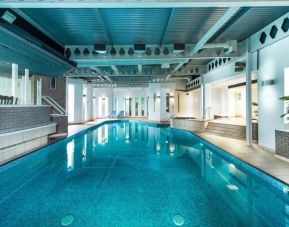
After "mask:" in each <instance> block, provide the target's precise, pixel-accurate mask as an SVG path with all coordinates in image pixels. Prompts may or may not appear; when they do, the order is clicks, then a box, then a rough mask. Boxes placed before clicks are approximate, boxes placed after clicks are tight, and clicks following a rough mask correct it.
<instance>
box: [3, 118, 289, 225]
mask: <svg viewBox="0 0 289 227" xmlns="http://www.w3.org/2000/svg"><path fill="white" fill-rule="evenodd" d="M288 220H289V194H288V187H287V186H286V185H284V184H282V183H280V182H278V181H276V180H274V179H273V178H271V177H269V176H267V175H265V174H263V173H261V172H260V171H258V170H256V169H254V168H252V167H250V166H248V165H247V164H245V163H243V162H240V161H238V160H236V159H235V158H233V157H231V156H230V155H228V154H227V153H225V152H223V151H222V150H220V149H218V148H216V147H214V146H212V145H210V144H209V143H206V142H205V141H203V140H201V139H199V138H198V137H196V136H195V135H193V134H191V133H189V132H186V131H182V130H175V129H171V128H169V127H158V126H157V125H153V124H144V123H140V122H133V121H119V122H115V123H104V124H101V125H99V126H96V127H94V128H91V129H89V130H86V131H83V132H81V133H79V134H77V135H75V136H73V137H70V138H67V139H66V140H63V141H60V142H58V143H55V144H53V145H51V146H48V147H46V148H43V149H41V150H39V151H38V152H35V153H33V154H32V155H28V156H26V157H24V158H21V159H19V160H17V161H15V162H12V163H10V164H8V165H5V166H3V167H1V168H0V226H5V227H6V226H62V225H63V226H65V225H69V224H70V225H69V226H79V227H83V226H101V227H105V226H124V227H127V226H129V227H130V226H142V227H146V226H153V227H156V226H166V227H169V226H178V225H179V226H181V225H182V226H230V227H232V226H262V227H263V226H286V227H287V226H288V225H289V221H288Z"/></svg>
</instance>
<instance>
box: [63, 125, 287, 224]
mask: <svg viewBox="0 0 289 227" xmlns="http://www.w3.org/2000/svg"><path fill="white" fill-rule="evenodd" d="M74 143H77V145H76V146H75V145H74ZM78 147H82V149H81V150H82V156H81V157H79V156H78V157H74V156H77V150H78ZM73 149H75V152H73ZM105 157H106V158H107V157H110V158H116V157H118V158H122V157H133V158H145V159H146V160H148V161H149V162H151V163H150V164H151V165H150V164H148V166H152V164H155V160H159V161H160V163H161V162H162V161H163V162H164V163H165V162H166V161H167V163H166V164H168V165H170V164H171V165H172V166H173V165H174V163H173V162H171V163H170V161H173V160H174V159H175V160H177V159H184V160H186V161H187V160H189V161H190V165H193V166H194V167H195V168H193V170H194V171H196V172H195V173H192V174H196V175H199V177H200V179H201V184H202V185H200V186H201V187H205V188H203V190H204V191H205V192H206V193H207V196H208V197H209V200H210V201H211V205H212V207H214V206H217V205H218V203H222V205H221V206H223V207H225V208H226V209H230V210H231V211H232V212H233V213H234V215H236V217H235V218H237V220H238V221H240V223H242V224H245V225H249V226H267V225H268V226H270V225H273V226H274V225H275V226H276V224H277V225H278V226H287V225H288V216H289V212H288V211H289V208H288V206H289V205H288V204H289V202H288V194H287V193H282V192H281V191H278V189H277V188H274V187H272V186H271V185H269V184H268V182H264V179H262V177H259V176H258V175H253V174H252V173H251V174H249V173H248V172H246V170H244V168H242V166H240V165H239V166H236V164H233V163H231V162H232V161H230V160H228V159H227V158H225V157H221V156H220V154H217V153H216V152H214V151H213V150H212V148H209V147H208V146H206V145H204V144H203V143H200V142H199V141H197V140H196V139H194V138H193V137H192V135H191V134H189V133H186V132H182V131H177V130H173V129H167V128H158V127H152V126H151V127H147V126H145V125H143V124H142V123H129V122H122V123H117V124H106V125H103V126H102V127H100V128H98V129H96V130H94V131H91V132H89V133H87V134H86V135H84V136H83V137H81V138H77V139H75V140H72V141H71V142H69V143H68V144H67V173H68V174H69V175H68V176H71V177H73V176H75V175H77V174H81V172H82V171H85V168H89V167H93V165H94V164H95V162H96V161H97V160H98V159H100V158H105ZM74 160H75V161H74ZM74 162H78V163H82V164H81V165H77V168H76V166H75V167H74ZM137 164H139V162H137ZM237 165H238V164H237ZM110 167H111V166H110ZM168 167H169V166H168ZM196 167H197V168H196ZM159 168H161V166H159ZM173 168H174V167H173ZM73 172H74V173H73ZM176 177H178V176H177V175H176ZM284 188H287V187H285V186H284ZM215 203H217V204H215ZM206 209H210V208H209V207H207V208H206ZM223 218H224V217H223ZM227 218H230V217H227ZM286 223H287V224H286ZM237 225H239V224H237Z"/></svg>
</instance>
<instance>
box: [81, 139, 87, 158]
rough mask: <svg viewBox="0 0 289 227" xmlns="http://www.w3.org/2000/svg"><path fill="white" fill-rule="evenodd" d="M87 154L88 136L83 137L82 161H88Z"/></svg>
mask: <svg viewBox="0 0 289 227" xmlns="http://www.w3.org/2000/svg"><path fill="white" fill-rule="evenodd" d="M86 152H87V134H85V135H84V137H83V147H82V152H81V154H82V161H83V162H85V161H86Z"/></svg>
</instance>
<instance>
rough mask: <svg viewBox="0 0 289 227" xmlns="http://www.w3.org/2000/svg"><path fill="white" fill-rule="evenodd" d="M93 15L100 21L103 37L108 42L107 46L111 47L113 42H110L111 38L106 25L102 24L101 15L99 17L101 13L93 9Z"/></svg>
mask: <svg viewBox="0 0 289 227" xmlns="http://www.w3.org/2000/svg"><path fill="white" fill-rule="evenodd" d="M95 13H96V16H97V17H98V20H99V21H100V23H101V26H102V28H103V30H104V32H105V36H106V38H107V40H108V42H109V44H111V45H113V40H112V37H111V34H110V32H109V30H108V28H107V26H106V24H105V23H104V21H103V18H102V15H101V12H100V11H99V10H98V9H95Z"/></svg>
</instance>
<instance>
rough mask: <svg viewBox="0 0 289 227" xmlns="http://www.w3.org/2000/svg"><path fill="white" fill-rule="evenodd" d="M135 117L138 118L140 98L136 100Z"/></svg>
mask: <svg viewBox="0 0 289 227" xmlns="http://www.w3.org/2000/svg"><path fill="white" fill-rule="evenodd" d="M135 116H138V98H137V97H136V98H135Z"/></svg>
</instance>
